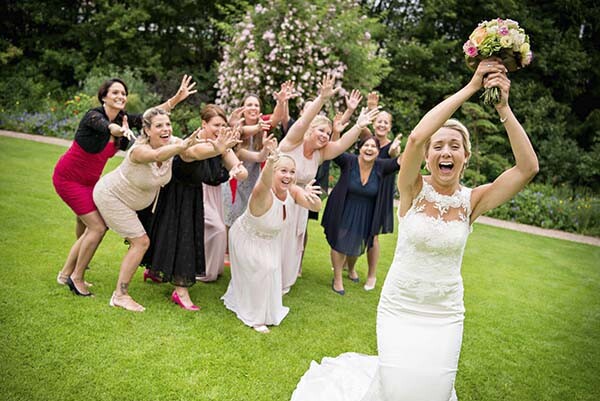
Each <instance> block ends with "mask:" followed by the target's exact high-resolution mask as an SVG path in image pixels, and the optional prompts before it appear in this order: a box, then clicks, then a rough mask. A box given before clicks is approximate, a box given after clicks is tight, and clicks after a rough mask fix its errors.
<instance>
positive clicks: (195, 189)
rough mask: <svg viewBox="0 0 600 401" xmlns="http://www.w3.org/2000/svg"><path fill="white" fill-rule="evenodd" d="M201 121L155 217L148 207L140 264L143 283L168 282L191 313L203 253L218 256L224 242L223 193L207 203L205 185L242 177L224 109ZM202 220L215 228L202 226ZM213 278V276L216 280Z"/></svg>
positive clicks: (206, 112)
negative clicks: (145, 241) (147, 243)
mask: <svg viewBox="0 0 600 401" xmlns="http://www.w3.org/2000/svg"><path fill="white" fill-rule="evenodd" d="M200 117H201V119H202V127H201V129H198V130H196V131H195V132H194V133H193V134H192V135H196V136H197V137H198V139H199V140H200V141H201V143H198V144H196V145H194V146H192V147H190V148H188V149H186V150H185V151H184V152H182V153H181V154H180V155H177V156H175V158H174V160H173V178H172V179H171V181H170V182H169V184H167V185H166V186H165V187H164V188H163V189H162V190H161V192H160V195H159V198H158V204H157V205H156V210H155V211H154V214H153V215H152V206H150V207H148V208H147V209H145V210H144V215H145V216H147V217H146V218H147V219H150V220H151V221H152V223H151V224H149V225H150V226H151V228H150V230H149V233H150V248H149V249H148V251H147V252H146V255H145V257H144V260H143V261H142V264H143V265H145V266H146V267H147V268H148V270H147V271H146V272H144V280H146V279H147V278H150V279H151V280H153V281H158V282H162V281H168V282H171V283H172V284H173V285H174V286H175V291H173V293H172V294H171V300H172V301H173V302H175V303H176V304H178V305H179V306H181V307H182V308H184V309H187V310H191V311H195V310H199V308H198V307H197V306H196V305H194V303H193V302H192V301H191V299H190V295H189V291H188V288H189V287H191V286H192V285H194V284H195V283H196V277H197V276H198V277H204V276H206V264H205V260H206V259H209V258H206V257H205V254H206V253H207V252H213V253H215V252H216V253H217V254H219V253H220V255H222V254H223V252H224V250H225V240H226V238H225V224H224V223H223V213H222V202H221V197H220V195H221V191H220V189H219V188H217V191H215V194H216V198H215V197H210V198H208V199H205V198H204V191H203V189H202V187H203V184H204V185H206V186H212V187H218V186H219V185H221V183H223V182H227V180H228V179H229V177H230V175H231V176H233V177H236V178H237V179H238V180H243V179H244V178H245V175H246V169H244V167H242V166H241V165H240V161H239V160H238V158H237V157H236V156H235V153H234V152H233V151H232V150H231V148H232V147H233V146H235V145H236V144H238V143H239V140H238V139H237V136H238V133H237V131H234V130H232V129H229V128H227V116H226V115H225V112H224V111H223V109H221V108H220V107H219V106H216V105H214V104H209V105H206V106H204V107H203V108H202V110H201V111H200ZM205 220H206V221H208V222H213V224H212V225H211V226H209V227H206V226H205ZM217 222H218V223H220V224H217ZM205 238H208V241H205ZM205 246H206V248H205ZM213 257H214V256H213ZM221 268H222V264H221ZM217 273H218V271H214V272H213V274H214V275H215V276H216V275H217Z"/></svg>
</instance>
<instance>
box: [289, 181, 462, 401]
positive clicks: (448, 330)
mask: <svg viewBox="0 0 600 401" xmlns="http://www.w3.org/2000/svg"><path fill="white" fill-rule="evenodd" d="M470 198H471V190H470V189H468V188H464V187H463V188H461V189H460V190H459V191H457V192H456V193H454V194H453V195H451V196H446V195H441V194H439V193H437V192H436V191H435V190H434V189H433V187H432V186H431V185H430V184H428V183H427V182H426V181H425V180H423V188H422V190H421V192H420V193H419V195H417V197H416V198H415V200H414V201H413V204H412V206H411V208H410V209H409V210H408V212H407V213H406V215H405V216H404V217H401V218H400V224H399V229H398V242H397V245H396V252H395V255H394V261H393V262H392V266H391V267H390V270H389V272H388V274H387V277H386V279H385V283H384V285H383V289H382V291H381V298H380V300H379V306H378V308H377V347H378V354H379V356H378V357H377V356H367V355H361V354H356V353H345V354H342V355H340V356H338V357H337V358H323V360H322V361H321V364H318V363H316V362H314V361H313V362H311V365H310V368H309V370H308V371H307V372H306V373H305V374H304V376H303V377H302V379H301V380H300V382H299V383H298V386H297V388H296V390H295V391H294V394H293V395H292V401H319V400H323V401H325V400H327V401H396V400H398V401H449V400H456V394H455V392H454V379H455V377H456V371H457V367H458V357H459V354H460V347H461V342H462V331H463V321H464V304H463V284H462V278H461V275H460V267H461V263H462V256H463V252H464V248H465V244H466V242H467V237H468V236H469V233H470V232H471V226H470V224H469V216H470V214H471V205H470Z"/></svg>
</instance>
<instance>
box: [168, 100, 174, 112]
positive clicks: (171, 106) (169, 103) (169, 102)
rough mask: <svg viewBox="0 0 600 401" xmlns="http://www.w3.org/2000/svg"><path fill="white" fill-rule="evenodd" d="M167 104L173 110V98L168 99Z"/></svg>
mask: <svg viewBox="0 0 600 401" xmlns="http://www.w3.org/2000/svg"><path fill="white" fill-rule="evenodd" d="M167 106H169V111H171V110H173V105H172V104H171V99H168V100H167Z"/></svg>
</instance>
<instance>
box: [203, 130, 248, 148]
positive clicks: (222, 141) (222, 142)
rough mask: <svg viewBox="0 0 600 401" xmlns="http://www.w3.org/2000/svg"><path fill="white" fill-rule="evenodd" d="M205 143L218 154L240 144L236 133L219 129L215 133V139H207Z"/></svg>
mask: <svg viewBox="0 0 600 401" xmlns="http://www.w3.org/2000/svg"><path fill="white" fill-rule="evenodd" d="M206 141H207V142H208V143H210V144H211V145H212V146H213V148H214V149H215V152H217V153H219V154H223V153H225V151H226V150H227V149H231V148H233V147H234V146H236V145H237V144H240V143H242V141H241V140H240V139H239V134H238V132H237V131H236V130H234V129H231V128H221V129H220V130H219V132H218V133H217V138H216V139H207V140H206Z"/></svg>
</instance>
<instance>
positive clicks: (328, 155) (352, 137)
mask: <svg viewBox="0 0 600 401" xmlns="http://www.w3.org/2000/svg"><path fill="white" fill-rule="evenodd" d="M378 113H379V110H378V109H374V110H370V111H368V110H367V108H366V107H363V109H362V110H361V112H360V116H358V120H356V124H355V125H354V126H353V127H352V128H350V130H349V131H348V132H346V133H345V134H344V135H342V137H341V138H340V139H338V140H337V141H335V142H329V143H328V144H327V145H325V147H324V148H323V149H322V150H321V160H331V159H335V158H336V157H337V156H339V155H341V154H342V153H344V152H345V151H346V150H347V149H348V148H350V146H352V145H353V144H354V142H356V139H358V136H359V135H360V132H361V131H362V129H363V128H365V127H366V126H367V125H369V124H371V122H373V120H375V117H377V114H378Z"/></svg>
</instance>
